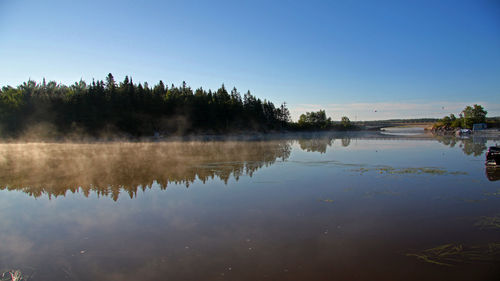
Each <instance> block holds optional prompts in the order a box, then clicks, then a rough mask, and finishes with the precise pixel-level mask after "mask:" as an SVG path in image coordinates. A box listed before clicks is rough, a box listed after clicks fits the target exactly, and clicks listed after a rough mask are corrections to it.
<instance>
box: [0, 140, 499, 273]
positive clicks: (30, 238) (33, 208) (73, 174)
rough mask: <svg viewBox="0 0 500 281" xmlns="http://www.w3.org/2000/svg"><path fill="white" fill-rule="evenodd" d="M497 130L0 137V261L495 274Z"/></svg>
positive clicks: (14, 266) (65, 267)
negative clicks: (489, 133) (100, 139)
mask: <svg viewBox="0 0 500 281" xmlns="http://www.w3.org/2000/svg"><path fill="white" fill-rule="evenodd" d="M496 143H500V142H499V141H498V140H496V139H487V138H472V137H471V138H469V139H456V138H452V137H432V136H429V135H419V134H409V135H404V136H403V135H397V134H395V135H390V134H387V132H386V134H378V133H373V134H372V135H371V136H369V137H365V136H363V134H361V133H360V134H355V133H352V134H304V135H291V136H280V137H266V138H259V137H253V138H251V139H246V140H245V139H238V138H236V139H232V140H226V141H224V140H211V141H165V142H150V143H91V144H82V143H52V144H51V143H25V144H13V143H6V144H0V223H1V225H2V231H1V232H0V270H1V272H7V271H10V272H14V270H18V272H19V273H18V274H22V275H23V276H24V278H25V279H28V280H498V278H499V277H500V181H499V180H498V179H500V169H499V170H495V169H494V168H492V169H486V168H485V165H484V160H485V155H484V154H485V152H486V149H487V147H488V146H492V145H495V144H496ZM7 274H8V273H7ZM7 274H6V275H4V277H5V278H7ZM9 276H10V275H9ZM0 277H1V276H0ZM5 278H4V279H3V280H10V277H9V278H7V279H5Z"/></svg>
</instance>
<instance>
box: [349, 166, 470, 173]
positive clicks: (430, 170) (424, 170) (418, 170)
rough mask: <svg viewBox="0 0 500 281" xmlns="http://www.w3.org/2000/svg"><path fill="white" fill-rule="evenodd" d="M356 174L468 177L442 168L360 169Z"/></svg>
mask: <svg viewBox="0 0 500 281" xmlns="http://www.w3.org/2000/svg"><path fill="white" fill-rule="evenodd" d="M353 171H355V172H359V173H361V174H363V173H366V172H370V171H375V172H377V173H379V174H388V175H403V174H417V175H421V174H431V175H466V174H467V173H466V172H460V171H453V172H450V171H447V170H444V169H441V168H434V167H417V168H393V167H389V166H383V167H375V168H363V167H362V168H359V169H355V170H353Z"/></svg>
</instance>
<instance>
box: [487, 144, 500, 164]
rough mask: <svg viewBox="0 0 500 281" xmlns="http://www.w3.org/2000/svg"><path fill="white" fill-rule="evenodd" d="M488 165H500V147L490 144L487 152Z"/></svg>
mask: <svg viewBox="0 0 500 281" xmlns="http://www.w3.org/2000/svg"><path fill="white" fill-rule="evenodd" d="M486 165H487V166H499V165H500V147H498V146H490V148H489V149H488V152H486Z"/></svg>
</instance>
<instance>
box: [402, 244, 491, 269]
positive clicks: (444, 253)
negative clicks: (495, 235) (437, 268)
mask: <svg viewBox="0 0 500 281" xmlns="http://www.w3.org/2000/svg"><path fill="white" fill-rule="evenodd" d="M406 256H409V257H416V258H418V259H419V260H422V261H425V262H428V263H432V264H436V265H441V266H455V265H458V264H461V263H478V262H486V263H490V262H497V261H500V243H489V244H486V245H480V246H470V247H467V246H464V245H462V244H453V243H450V244H445V245H441V246H437V247H434V248H431V249H427V250H423V251H422V252H420V253H408V254H406Z"/></svg>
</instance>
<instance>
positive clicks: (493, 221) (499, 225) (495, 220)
mask: <svg viewBox="0 0 500 281" xmlns="http://www.w3.org/2000/svg"><path fill="white" fill-rule="evenodd" d="M474 225H475V226H477V227H479V228H480V229H500V216H493V217H481V218H480V219H479V220H478V221H477V222H476V223H475V224H474Z"/></svg>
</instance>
